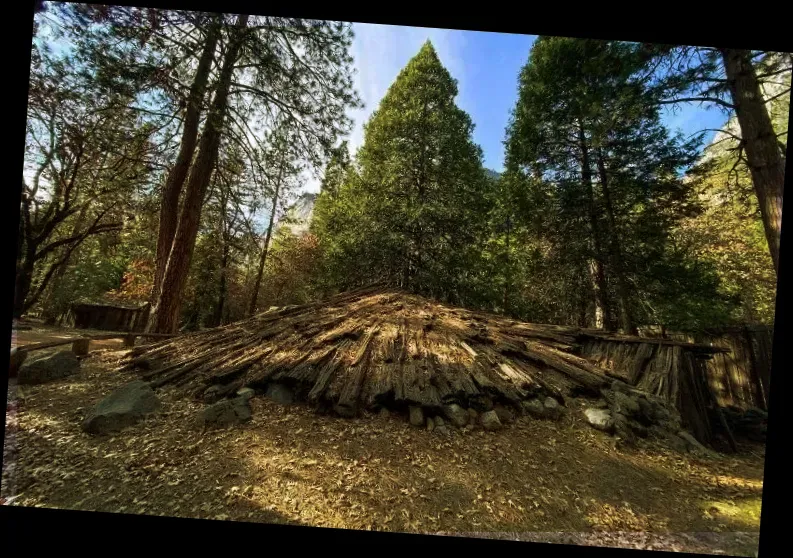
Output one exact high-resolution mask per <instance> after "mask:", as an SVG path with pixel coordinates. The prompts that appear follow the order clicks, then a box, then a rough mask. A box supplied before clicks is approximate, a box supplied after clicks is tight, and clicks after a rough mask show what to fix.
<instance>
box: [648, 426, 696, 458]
mask: <svg viewBox="0 0 793 558" xmlns="http://www.w3.org/2000/svg"><path fill="white" fill-rule="evenodd" d="M650 432H651V433H652V434H653V435H654V436H655V437H657V438H659V439H661V440H663V441H664V442H665V443H666V445H667V446H668V447H669V448H670V449H672V450H673V451H676V452H678V453H686V452H687V451H688V444H687V443H686V441H685V440H684V439H683V438H681V437H680V436H678V435H677V434H675V433H673V432H670V431H668V430H666V429H665V428H663V427H660V426H651V427H650Z"/></svg>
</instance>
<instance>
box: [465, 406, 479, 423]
mask: <svg viewBox="0 0 793 558" xmlns="http://www.w3.org/2000/svg"><path fill="white" fill-rule="evenodd" d="M466 410H467V411H468V424H470V425H474V424H476V421H477V419H478V418H479V413H477V412H476V410H474V409H466Z"/></svg>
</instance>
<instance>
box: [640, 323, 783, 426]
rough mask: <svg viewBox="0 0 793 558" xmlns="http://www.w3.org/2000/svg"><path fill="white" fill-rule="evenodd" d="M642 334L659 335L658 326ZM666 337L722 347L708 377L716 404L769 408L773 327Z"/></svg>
mask: <svg viewBox="0 0 793 558" xmlns="http://www.w3.org/2000/svg"><path fill="white" fill-rule="evenodd" d="M639 335H640V336H642V337H649V338H658V337H660V336H661V332H660V331H659V330H658V329H657V328H645V329H643V330H640V331H639ZM666 336H667V338H670V339H675V340H679V341H688V342H692V343H704V344H707V345H712V346H714V347H722V348H725V349H727V350H728V351H727V352H724V353H717V354H715V355H714V356H713V358H712V359H711V360H709V361H707V377H708V383H709V385H710V388H711V391H712V392H713V395H714V396H715V398H716V401H717V403H718V404H719V405H720V406H722V407H729V406H734V407H738V408H739V409H747V408H749V407H757V408H759V409H763V410H764V411H767V410H768V393H769V392H768V390H769V383H770V376H771V348H772V347H771V346H772V341H773V337H774V330H773V328H771V327H768V326H744V327H731V328H719V329H708V330H705V331H703V332H700V333H693V334H692V333H666Z"/></svg>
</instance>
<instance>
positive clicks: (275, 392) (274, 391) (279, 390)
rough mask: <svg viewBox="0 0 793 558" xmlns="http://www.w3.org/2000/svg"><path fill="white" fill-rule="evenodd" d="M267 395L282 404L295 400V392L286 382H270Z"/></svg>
mask: <svg viewBox="0 0 793 558" xmlns="http://www.w3.org/2000/svg"><path fill="white" fill-rule="evenodd" d="M265 395H266V396H267V397H269V398H270V399H272V400H273V401H275V402H276V403H280V404H281V405H291V404H292V403H293V402H294V400H295V394H294V393H293V392H292V390H291V389H289V388H288V387H286V386H285V385H284V384H278V383H275V384H270V385H269V386H267V391H266V392H265Z"/></svg>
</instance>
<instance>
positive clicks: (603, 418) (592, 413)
mask: <svg viewBox="0 0 793 558" xmlns="http://www.w3.org/2000/svg"><path fill="white" fill-rule="evenodd" d="M584 417H585V418H586V421H587V422H588V423H589V425H590V426H592V427H593V428H596V429H598V430H602V431H603V432H613V430H614V418H613V417H612V416H611V411H609V410H608V409H594V408H591V407H590V408H588V409H584Z"/></svg>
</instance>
